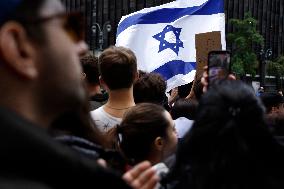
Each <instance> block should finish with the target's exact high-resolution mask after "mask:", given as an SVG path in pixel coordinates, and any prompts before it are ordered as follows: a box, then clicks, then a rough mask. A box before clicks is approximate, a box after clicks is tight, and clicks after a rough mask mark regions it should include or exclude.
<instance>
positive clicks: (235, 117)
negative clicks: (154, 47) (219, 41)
mask: <svg viewBox="0 0 284 189" xmlns="http://www.w3.org/2000/svg"><path fill="white" fill-rule="evenodd" d="M82 23H83V21H82V19H81V15H80V14H79V13H66V12H65V10H64V7H63V6H62V4H61V3H60V1H58V0H1V1H0V91H1V93H0V149H1V155H0V160H1V161H0V165H1V169H0V188H1V189H2V188H3V189H6V188H31V189H43V188H87V187H88V188H92V187H94V188H96V187H97V188H134V189H156V188H161V189H178V188H180V189H185V188H188V189H249V188H259V189H267V188H269V189H278V188H279V189H280V188H283V187H284V179H283V178H284V173H283V170H284V146H283V140H284V129H283V128H284V98H283V96H282V94H280V93H277V92H265V91H261V92H259V93H257V94H256V93H255V92H254V90H253V88H252V87H251V86H249V85H247V84H245V83H243V82H242V81H240V80H237V79H236V78H235V77H234V76H233V75H230V76H229V77H228V78H227V79H222V80H218V81H216V82H215V83H214V84H211V85H210V87H208V75H207V73H206V72H204V74H203V77H202V78H201V79H198V80H196V81H195V82H193V83H191V84H188V85H185V86H181V87H178V88H175V89H172V90H171V91H170V93H169V94H167V92H166V86H167V84H166V81H165V80H164V78H163V76H161V75H159V74H157V73H147V72H144V71H141V70H138V69H137V59H136V56H135V53H134V52H132V51H131V50H130V49H128V48H125V47H115V46H111V47H109V48H107V49H105V50H104V51H103V52H102V54H101V55H100V56H99V57H95V56H93V55H91V54H88V48H87V45H86V44H85V42H84V30H83V28H84V27H83V25H82Z"/></svg>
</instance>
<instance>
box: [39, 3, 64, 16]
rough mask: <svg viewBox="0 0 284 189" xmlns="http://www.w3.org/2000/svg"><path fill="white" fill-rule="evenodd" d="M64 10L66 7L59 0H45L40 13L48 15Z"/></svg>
mask: <svg viewBox="0 0 284 189" xmlns="http://www.w3.org/2000/svg"><path fill="white" fill-rule="evenodd" d="M64 11H65V9H64V7H63V5H62V4H61V2H60V1H59V0H45V2H44V4H43V6H42V8H41V10H40V15H41V16H42V17H48V16H50V15H54V14H58V13H61V12H64Z"/></svg>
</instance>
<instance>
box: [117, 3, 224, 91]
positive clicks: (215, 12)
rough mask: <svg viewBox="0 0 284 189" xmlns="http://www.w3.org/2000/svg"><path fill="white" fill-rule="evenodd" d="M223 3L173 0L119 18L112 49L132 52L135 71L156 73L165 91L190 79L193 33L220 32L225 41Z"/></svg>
mask: <svg viewBox="0 0 284 189" xmlns="http://www.w3.org/2000/svg"><path fill="white" fill-rule="evenodd" d="M223 1H224V0H176V1H174V2H171V3H167V4H164V5H161V6H157V7H151V8H145V9H143V10H141V11H138V12H135V13H132V14H130V15H127V16H124V17H122V19H121V21H120V23H119V25H118V28H117V39H116V46H124V47H128V48H130V49H131V50H133V51H134V52H135V54H136V56H137V61H138V69H140V70H143V71H146V72H156V73H160V74H162V75H163V76H164V78H165V79H166V80H167V91H169V90H171V89H173V88H174V87H177V86H180V85H184V84H187V83H189V82H191V81H192V80H193V79H194V76H195V68H196V50H195V34H199V33H207V32H212V31H221V43H222V47H223V49H225V47H226V42H225V14H224V2H223Z"/></svg>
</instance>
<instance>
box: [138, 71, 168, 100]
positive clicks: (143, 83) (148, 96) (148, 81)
mask: <svg viewBox="0 0 284 189" xmlns="http://www.w3.org/2000/svg"><path fill="white" fill-rule="evenodd" d="M166 88H167V84H166V81H165V79H164V78H163V76H162V75H160V74H158V73H145V74H144V75H142V76H141V77H139V78H138V79H137V80H136V81H135V83H134V86H133V96H134V101H135V103H142V102H150V103H155V104H160V105H163V103H164V101H165V99H166V95H165V94H166Z"/></svg>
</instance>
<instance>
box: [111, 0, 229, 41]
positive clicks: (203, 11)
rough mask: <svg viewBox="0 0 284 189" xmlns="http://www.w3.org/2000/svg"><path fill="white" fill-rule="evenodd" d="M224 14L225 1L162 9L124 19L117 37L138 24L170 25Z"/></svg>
mask: <svg viewBox="0 0 284 189" xmlns="http://www.w3.org/2000/svg"><path fill="white" fill-rule="evenodd" d="M218 13H224V3H223V0H208V1H207V2H205V3H204V4H202V5H200V6H195V7H187V8H162V9H157V10H155V11H152V12H148V13H138V14H135V15H133V16H130V17H127V18H126V19H124V20H123V21H122V22H121V23H120V24H119V26H118V28H117V34H116V35H117V36H118V35H119V34H120V33H121V32H123V31H124V30H126V29H127V28H128V27H130V26H133V25H136V24H157V23H170V22H173V21H175V20H177V19H179V18H181V17H183V16H187V15H212V14H218Z"/></svg>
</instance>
